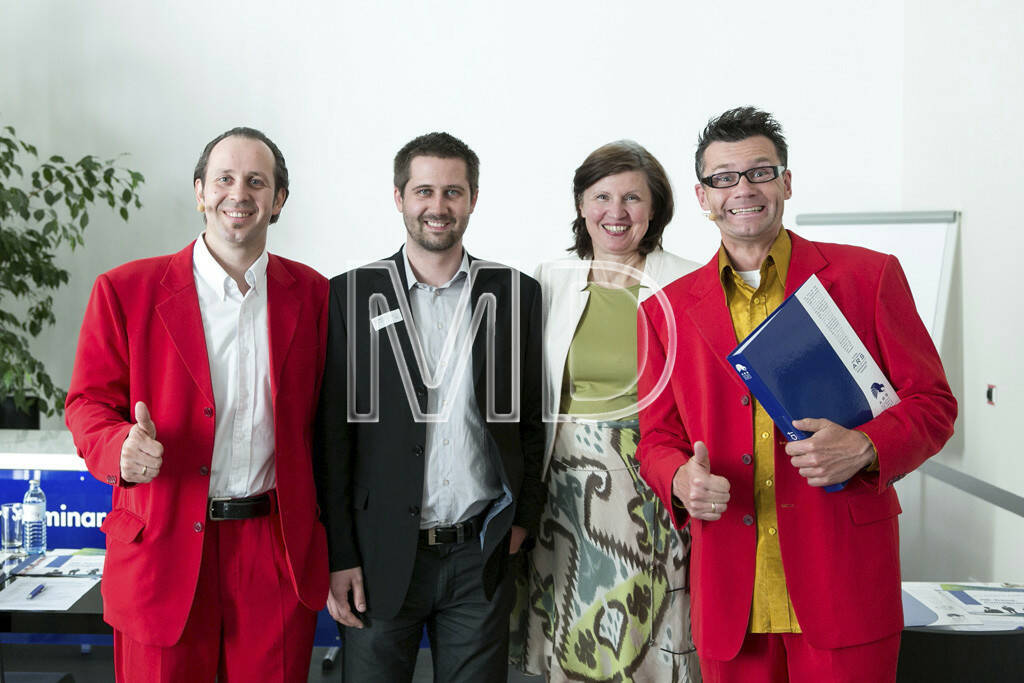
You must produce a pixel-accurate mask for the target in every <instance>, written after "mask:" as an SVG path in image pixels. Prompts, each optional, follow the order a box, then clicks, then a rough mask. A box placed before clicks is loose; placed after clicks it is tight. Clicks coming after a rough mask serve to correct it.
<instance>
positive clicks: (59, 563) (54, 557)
mask: <svg viewBox="0 0 1024 683" xmlns="http://www.w3.org/2000/svg"><path fill="white" fill-rule="evenodd" d="M103 558H104V554H103V551H102V550H100V551H98V552H95V551H94V550H93V549H89V548H86V549H83V550H72V549H67V550H63V549H62V550H50V551H48V552H47V553H46V556H45V557H40V558H39V559H37V560H36V561H35V562H33V563H32V564H30V565H28V566H25V567H21V568H19V569H18V570H16V571H15V572H14V573H15V574H18V575H19V576H100V575H102V574H103Z"/></svg>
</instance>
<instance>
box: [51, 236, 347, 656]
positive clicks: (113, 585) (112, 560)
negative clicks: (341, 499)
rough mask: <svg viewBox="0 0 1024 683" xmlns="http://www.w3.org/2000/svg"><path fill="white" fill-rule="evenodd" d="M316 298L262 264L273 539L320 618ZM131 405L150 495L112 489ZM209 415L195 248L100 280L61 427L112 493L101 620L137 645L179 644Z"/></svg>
mask: <svg viewBox="0 0 1024 683" xmlns="http://www.w3.org/2000/svg"><path fill="white" fill-rule="evenodd" d="M327 291H328V287H327V280H326V279H325V278H323V277H322V276H321V275H319V274H318V273H317V272H316V271H314V270H312V269H311V268H309V267H307V266H304V265H302V264H300V263H296V262H294V261H288V260H286V259H283V258H280V257H277V256H273V255H271V256H270V259H269V262H268V264H267V318H268V327H269V330H270V370H271V389H272V394H273V406H274V408H273V411H274V435H275V436H274V438H275V468H276V476H277V498H278V505H279V509H280V519H281V534H282V538H283V542H284V547H285V552H286V555H287V558H288V566H287V569H286V571H288V572H289V573H290V576H291V580H292V584H293V585H294V587H295V591H296V593H297V595H298V596H299V599H300V600H301V601H302V602H303V603H304V604H305V605H306V606H307V607H309V608H310V609H313V610H319V609H320V608H322V607H323V605H324V602H325V600H326V595H327V587H328V572H327V552H326V537H325V535H324V529H323V526H322V525H321V524H320V521H319V519H318V511H317V507H316V492H315V488H314V485H313V470H312V460H311V457H312V456H311V451H310V448H311V443H312V427H313V419H314V416H315V414H316V406H317V397H318V394H319V389H320V378H321V375H322V374H323V363H324V352H325V349H326V334H327ZM136 401H145V403H146V405H147V406H148V407H149V410H150V413H151V415H152V417H153V423H154V424H155V425H156V429H157V439H158V440H159V441H160V442H161V443H162V444H163V446H164V455H163V465H162V467H161V470H160V474H159V475H158V476H157V477H156V479H154V480H153V481H152V482H151V483H149V484H131V483H129V482H126V481H124V480H122V479H121V477H120V456H121V444H122V443H123V442H124V440H125V438H126V437H127V436H128V431H129V430H130V428H131V422H132V421H133V419H134V418H133V417H132V416H133V406H134V405H135V402H136ZM216 410H217V406H216V405H214V399H213V389H212V384H211V381H210V365H209V361H208V359H207V355H206V341H205V337H204V334H203V323H202V318H201V316H200V312H199V299H198V295H197V293H196V286H195V278H194V276H193V274H192V245H189V246H188V247H186V248H185V249H183V250H182V251H180V252H178V253H177V254H174V255H170V256H159V257H156V258H150V259H144V260H140V261H134V262H132V263H128V264H125V265H123V266H120V267H119V268H115V269H114V270H111V271H110V272H108V273H104V274H103V275H100V276H99V278H97V280H96V284H95V286H94V288H93V291H92V296H91V297H90V299H89V306H88V308H87V309H86V312H85V319H84V321H83V323H82V332H81V335H80V336H79V339H78V354H77V357H76V359H75V369H74V373H73V375H72V378H71V387H70V388H69V390H68V398H67V409H66V420H67V424H68V427H69V428H70V429H71V432H72V434H73V435H74V438H75V445H76V447H77V449H78V454H79V455H80V456H82V457H83V458H85V462H86V465H87V467H88V468H89V471H90V472H91V473H92V474H93V476H95V477H96V478H97V479H99V480H100V481H105V482H107V483H109V484H111V485H112V486H113V496H112V509H111V512H110V514H109V515H108V516H107V518H106V520H105V521H104V523H103V526H102V529H103V531H104V532H105V533H106V535H107V556H106V565H105V567H104V573H103V585H102V591H103V608H104V618H105V620H106V621H107V623H109V624H110V625H111V626H113V627H114V628H116V629H119V630H121V631H123V632H124V633H126V634H127V635H128V636H130V637H131V638H133V639H135V640H138V641H142V642H144V643H147V644H151V645H157V646H161V647H167V646H169V645H172V644H174V643H175V642H177V640H178V639H179V637H180V636H181V633H182V630H183V629H184V626H185V620H186V618H187V616H188V613H189V609H190V607H191V605H192V598H193V595H194V594H195V588H196V581H197V578H198V576H199V562H200V558H201V557H202V545H203V534H204V531H205V529H206V525H207V523H208V522H207V519H206V506H207V497H208V495H209V485H210V476H209V474H210V463H211V459H212V455H213V435H214V418H215V415H216ZM212 523H216V522H212ZM252 597H253V599H254V600H259V599H260V596H258V595H254V596H252Z"/></svg>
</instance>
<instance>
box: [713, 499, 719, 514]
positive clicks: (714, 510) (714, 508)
mask: <svg viewBox="0 0 1024 683" xmlns="http://www.w3.org/2000/svg"><path fill="white" fill-rule="evenodd" d="M711 514H713V515H717V514H718V505H716V504H715V501H711Z"/></svg>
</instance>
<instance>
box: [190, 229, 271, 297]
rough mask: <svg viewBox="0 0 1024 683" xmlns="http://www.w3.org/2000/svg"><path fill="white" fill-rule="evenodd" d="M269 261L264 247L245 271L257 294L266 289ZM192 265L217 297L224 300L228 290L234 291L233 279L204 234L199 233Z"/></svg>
mask: <svg viewBox="0 0 1024 683" xmlns="http://www.w3.org/2000/svg"><path fill="white" fill-rule="evenodd" d="M268 261H269V257H268V255H267V250H266V249H265V248H264V250H263V253H261V254H260V256H259V258H258V259H256V260H255V261H253V263H252V265H251V266H249V268H248V269H246V271H245V281H246V282H247V283H248V284H249V288H250V289H252V290H253V291H254V292H256V293H257V294H260V293H263V292H265V291H266V283H267V262H268ZM192 265H193V267H194V268H195V271H196V273H197V274H198V275H199V277H200V279H202V281H203V282H205V283H206V284H207V285H208V286H209V287H210V289H212V290H213V291H214V292H216V293H217V297H218V298H219V299H220V300H221V301H224V300H225V299H226V298H227V296H228V292H230V291H232V290H231V287H232V285H233V280H232V279H231V276H230V275H228V273H227V271H225V270H224V268H222V267H221V265H220V264H219V263H217V260H216V259H215V258H213V254H211V253H210V248H209V247H207V246H206V240H205V239H203V234H200V235H199V238H198V239H197V240H196V244H195V246H194V247H193V248H192Z"/></svg>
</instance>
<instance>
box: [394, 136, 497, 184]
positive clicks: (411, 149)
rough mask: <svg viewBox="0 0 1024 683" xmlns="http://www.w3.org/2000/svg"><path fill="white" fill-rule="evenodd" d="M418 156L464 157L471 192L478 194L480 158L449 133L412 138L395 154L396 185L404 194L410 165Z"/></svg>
mask: <svg viewBox="0 0 1024 683" xmlns="http://www.w3.org/2000/svg"><path fill="white" fill-rule="evenodd" d="M416 157H436V158H438V159H462V160H463V161H465V162H466V177H467V178H468V179H469V193H470V194H471V195H472V196H474V197H475V196H476V191H477V188H478V187H479V183H480V159H479V157H477V155H476V152H474V151H473V150H471V149H470V148H469V145H467V144H466V143H465V142H463V141H462V140H460V139H458V138H457V137H455V136H454V135H449V134H448V133H427V134H426V135H421V136H419V137H418V138H415V139H413V140H410V141H409V142H407V143H406V144H405V146H404V147H402V149H400V150H398V154H396V155H395V187H396V188H397V189H398V191H399V192H401V193H403V194H404V193H405V186H406V184H408V182H409V166H410V165H411V164H412V160H413V159H414V158H416Z"/></svg>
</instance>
